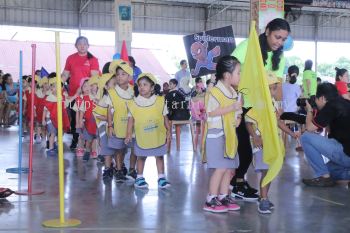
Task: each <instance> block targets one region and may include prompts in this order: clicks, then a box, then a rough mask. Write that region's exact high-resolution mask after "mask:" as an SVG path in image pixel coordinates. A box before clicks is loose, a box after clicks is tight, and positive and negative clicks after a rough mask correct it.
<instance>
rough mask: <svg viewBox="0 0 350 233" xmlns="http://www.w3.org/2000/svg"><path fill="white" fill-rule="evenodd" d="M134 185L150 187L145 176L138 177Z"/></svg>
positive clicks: (141, 187)
mask: <svg viewBox="0 0 350 233" xmlns="http://www.w3.org/2000/svg"><path fill="white" fill-rule="evenodd" d="M134 186H135V188H140V189H147V188H148V184H147V182H146V180H145V178H144V177H139V178H136V180H135V184H134Z"/></svg>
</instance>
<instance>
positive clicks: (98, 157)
mask: <svg viewBox="0 0 350 233" xmlns="http://www.w3.org/2000/svg"><path fill="white" fill-rule="evenodd" d="M96 160H97V162H99V163H104V162H105V157H104V156H103V155H98V156H97V159H96Z"/></svg>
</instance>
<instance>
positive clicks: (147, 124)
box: [125, 73, 171, 189]
mask: <svg viewBox="0 0 350 233" xmlns="http://www.w3.org/2000/svg"><path fill="white" fill-rule="evenodd" d="M136 83H137V86H138V89H139V95H138V96H137V97H136V98H135V99H134V101H130V102H128V109H129V111H130V114H129V120H128V124H127V136H126V138H125V143H126V144H128V143H130V142H131V140H132V133H133V129H134V131H135V143H134V151H135V154H136V156H137V157H138V158H137V178H136V180H135V187H136V188H148V183H147V182H146V180H145V178H144V177H143V169H144V167H145V162H146V158H147V157H149V156H155V157H156V164H157V170H158V187H159V188H161V189H164V188H168V187H170V183H169V182H168V180H167V179H166V178H165V174H164V158H163V156H164V154H166V152H167V142H168V141H169V140H170V137H171V130H170V125H169V120H168V117H167V114H168V109H167V106H166V104H165V101H164V97H162V96H157V95H156V94H157V93H155V91H154V86H155V85H156V83H157V79H156V78H155V77H154V76H153V75H152V74H149V73H142V74H140V75H139V77H138V78H137V80H136ZM158 94H159V93H158Z"/></svg>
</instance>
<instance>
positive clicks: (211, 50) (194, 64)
mask: <svg viewBox="0 0 350 233" xmlns="http://www.w3.org/2000/svg"><path fill="white" fill-rule="evenodd" d="M183 40H184V44H185V48H186V53H187V59H188V63H189V66H190V70H191V74H192V76H193V77H199V76H203V75H207V74H213V73H215V68H216V63H217V61H218V59H219V58H220V57H222V56H224V55H230V54H231V53H232V52H233V50H234V49H235V48H236V42H235V37H234V34H233V28H232V26H227V27H222V28H217V29H213V30H209V31H205V32H199V33H195V34H193V35H188V36H184V38H183Z"/></svg>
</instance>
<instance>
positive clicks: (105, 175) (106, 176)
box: [102, 167, 113, 180]
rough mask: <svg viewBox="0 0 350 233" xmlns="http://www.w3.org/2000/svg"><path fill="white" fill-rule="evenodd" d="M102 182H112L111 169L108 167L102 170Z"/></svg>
mask: <svg viewBox="0 0 350 233" xmlns="http://www.w3.org/2000/svg"><path fill="white" fill-rule="evenodd" d="M102 177H103V180H112V179H113V168H111V167H108V168H105V169H104V170H103V174H102Z"/></svg>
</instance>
